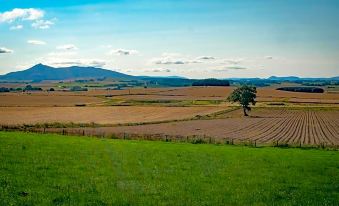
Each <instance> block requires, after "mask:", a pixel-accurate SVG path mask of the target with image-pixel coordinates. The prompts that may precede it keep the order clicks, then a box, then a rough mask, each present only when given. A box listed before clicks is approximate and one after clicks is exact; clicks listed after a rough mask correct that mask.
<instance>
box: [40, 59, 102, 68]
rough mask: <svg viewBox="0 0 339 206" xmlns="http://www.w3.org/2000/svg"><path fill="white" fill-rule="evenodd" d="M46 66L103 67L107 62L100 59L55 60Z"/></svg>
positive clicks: (47, 62) (48, 62)
mask: <svg viewBox="0 0 339 206" xmlns="http://www.w3.org/2000/svg"><path fill="white" fill-rule="evenodd" d="M46 64H48V65H51V66H55V67H69V66H83V67H87V66H89V67H103V66H105V65H106V61H104V60H100V59H68V60H67V59H54V60H48V61H46Z"/></svg>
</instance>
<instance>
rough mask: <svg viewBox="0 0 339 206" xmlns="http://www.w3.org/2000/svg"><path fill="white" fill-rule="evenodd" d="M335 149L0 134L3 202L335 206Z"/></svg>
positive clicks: (338, 187)
mask: <svg viewBox="0 0 339 206" xmlns="http://www.w3.org/2000/svg"><path fill="white" fill-rule="evenodd" d="M338 191H339V154H338V152H337V151H325V150H315V149H308V150H305V149H281V148H249V147H243V146H228V145H226V146H217V145H196V144H195V145H193V144H187V143H168V142H156V141H155V142H152V141H131V140H109V139H97V138H86V137H85V138H84V137H65V136H61V135H50V134H49V135H46V134H45V135H41V134H33V133H20V132H0V205H75V204H76V205H85V204H87V205H225V204H228V205H336V204H337V203H338V200H339V192H338Z"/></svg>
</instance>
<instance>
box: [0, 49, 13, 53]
mask: <svg viewBox="0 0 339 206" xmlns="http://www.w3.org/2000/svg"><path fill="white" fill-rule="evenodd" d="M13 52H14V51H13V50H11V49H7V48H5V47H1V48H0V54H9V53H13Z"/></svg>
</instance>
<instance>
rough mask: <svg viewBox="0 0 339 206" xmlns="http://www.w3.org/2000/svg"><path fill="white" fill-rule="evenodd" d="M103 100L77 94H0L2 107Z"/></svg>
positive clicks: (70, 104)
mask: <svg viewBox="0 0 339 206" xmlns="http://www.w3.org/2000/svg"><path fill="white" fill-rule="evenodd" d="M102 101H103V100H102V99H100V98H97V97H91V96H85V95H75V94H71V93H69V94H63V95H59V94H52V93H47V92H38V93H32V94H28V93H14V94H13V93H10V94H5V95H4V94H1V95H0V107H22V106H26V107H27V106H29V107H40V106H51V107H55V106H75V105H76V104H95V103H100V102H102Z"/></svg>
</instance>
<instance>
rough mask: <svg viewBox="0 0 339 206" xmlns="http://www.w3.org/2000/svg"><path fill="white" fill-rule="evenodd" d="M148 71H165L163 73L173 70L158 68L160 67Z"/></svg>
mask: <svg viewBox="0 0 339 206" xmlns="http://www.w3.org/2000/svg"><path fill="white" fill-rule="evenodd" d="M147 72H155V73H159V72H163V73H165V72H166V73H168V72H171V70H170V69H164V68H158V69H153V70H151V71H147Z"/></svg>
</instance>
